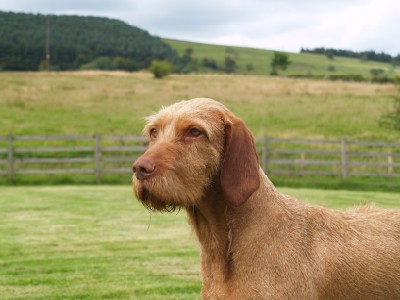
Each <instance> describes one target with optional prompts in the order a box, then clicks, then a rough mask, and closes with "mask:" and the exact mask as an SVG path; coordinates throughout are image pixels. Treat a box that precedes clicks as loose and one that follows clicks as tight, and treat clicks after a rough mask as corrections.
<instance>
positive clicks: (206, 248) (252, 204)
mask: <svg viewBox="0 0 400 300" xmlns="http://www.w3.org/2000/svg"><path fill="white" fill-rule="evenodd" d="M260 180H261V185H260V188H259V190H258V191H256V192H255V193H254V194H253V196H252V197H251V198H250V199H249V200H248V201H247V202H246V203H245V204H244V205H242V206H239V207H232V206H231V205H229V203H228V202H227V201H225V199H224V196H223V193H222V189H221V188H220V187H217V188H216V187H215V186H214V187H213V188H212V189H210V192H209V193H207V194H206V196H205V197H204V199H202V200H201V201H200V202H199V203H200V204H199V205H196V206H194V207H190V208H186V210H187V213H188V216H189V220H190V223H191V225H192V227H193V229H194V231H195V233H196V235H197V237H198V239H199V241H200V245H201V260H202V262H201V263H202V272H203V281H206V280H210V281H213V284H218V282H221V283H222V282H226V281H227V280H229V277H230V276H231V274H232V270H233V268H234V265H233V261H232V253H231V246H232V240H233V239H235V237H234V236H233V235H234V234H240V233H238V232H237V227H238V226H237V224H232V222H231V221H230V220H236V221H235V222H237V221H239V222H245V223H248V222H254V221H255V220H246V219H247V218H246V217H245V216H246V215H248V216H250V215H251V214H253V213H254V211H255V210H256V211H258V213H264V214H265V213H266V212H268V210H269V209H268V207H267V206H269V205H271V201H269V200H268V199H263V201H259V200H260V199H262V197H258V196H257V194H258V193H264V194H269V195H271V198H273V197H274V196H275V193H276V190H275V188H274V186H273V185H272V183H271V182H270V181H269V179H268V178H266V177H265V175H264V173H260ZM238 214H239V215H240V217H239V218H238V216H234V215H238ZM247 225H248V224H247ZM233 228H235V229H233ZM204 276H206V277H209V278H204Z"/></svg>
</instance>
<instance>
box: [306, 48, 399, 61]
mask: <svg viewBox="0 0 400 300" xmlns="http://www.w3.org/2000/svg"><path fill="white" fill-rule="evenodd" d="M300 53H313V54H323V55H326V56H327V57H328V58H330V59H333V58H334V57H335V56H341V57H349V58H357V59H360V60H365V61H368V60H371V61H377V62H383V63H391V64H393V65H400V53H399V54H398V55H397V56H391V55H390V54H387V53H384V52H380V53H378V52H375V51H373V50H369V51H362V52H356V51H351V50H343V49H333V48H323V47H321V48H314V49H305V48H301V50H300Z"/></svg>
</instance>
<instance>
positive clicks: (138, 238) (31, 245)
mask: <svg viewBox="0 0 400 300" xmlns="http://www.w3.org/2000/svg"><path fill="white" fill-rule="evenodd" d="M281 191H282V192H284V193H287V194H291V195H293V196H296V197H299V198H300V199H301V200H303V201H306V202H308V203H313V204H320V205H324V206H327V207H331V208H339V209H343V208H345V207H351V206H354V205H358V204H360V203H366V202H376V203H377V205H379V206H383V207H400V199H399V197H398V194H394V193H382V192H379V193H378V192H349V191H327V190H309V189H288V188H286V189H281ZM0 195H1V197H0V207H1V210H0V245H1V247H0V298H1V299H3V300H17V299H20V300H22V299H36V300H39V299H43V300H47V299H52V300H58V299H60V300H61V299H62V300H67V299H71V300H72V299H91V300H92V299H144V300H148V299H150V300H153V299H154V300H157V299H160V300H161V299H162V300H168V299H178V300H179V299H188V300H189V299H190V300H192V299H200V297H199V294H200V287H201V278H200V272H199V258H198V257H199V254H198V248H197V241H196V239H195V237H194V236H193V233H192V232H191V230H190V229H189V225H188V224H187V221H186V217H185V213H184V212H180V213H178V214H172V215H165V214H164V215H163V214H156V213H153V214H150V213H149V212H148V211H146V210H145V209H144V208H143V207H142V206H141V204H140V203H139V202H138V201H136V200H135V199H134V196H133V193H132V190H131V188H130V187H127V186H119V187H110V186H102V187H96V186H85V187H77V186H63V187H6V188H1V189H0Z"/></svg>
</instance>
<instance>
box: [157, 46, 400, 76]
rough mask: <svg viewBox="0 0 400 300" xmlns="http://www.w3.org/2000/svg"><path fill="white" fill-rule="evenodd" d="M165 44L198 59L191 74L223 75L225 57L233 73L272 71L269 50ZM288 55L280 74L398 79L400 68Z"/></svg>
mask: <svg viewBox="0 0 400 300" xmlns="http://www.w3.org/2000/svg"><path fill="white" fill-rule="evenodd" d="M164 41H165V42H166V43H168V44H169V45H171V46H172V47H173V48H174V49H175V50H176V51H177V52H178V53H179V55H180V56H183V55H184V54H185V51H187V49H189V48H191V49H192V58H193V59H194V60H197V63H196V67H197V71H194V73H204V72H206V73H212V72H220V73H222V72H223V70H222V69H223V66H224V63H225V57H227V56H230V57H232V58H233V59H234V60H235V61H236V70H235V73H236V74H253V75H269V74H270V73H271V71H272V68H271V65H270V63H271V60H272V57H273V54H274V51H272V50H263V49H254V48H244V47H230V46H222V45H210V44H202V43H195V42H186V41H177V40H172V39H164ZM287 55H288V56H289V60H290V61H291V64H290V65H289V67H288V68H287V70H286V71H279V74H281V75H289V76H290V75H292V76H295V75H303V76H325V75H331V76H335V75H337V76H339V75H361V76H363V77H366V78H369V77H371V76H372V72H373V71H372V70H382V74H381V75H383V76H388V77H394V76H400V67H394V66H392V65H391V64H389V63H380V62H373V61H362V60H359V59H355V58H346V57H334V58H333V59H329V58H327V57H326V56H325V55H323V54H311V53H287ZM204 59H208V60H210V59H213V60H215V62H216V64H217V66H218V67H219V70H216V71H215V70H212V69H210V68H207V67H205V66H204V64H203V62H204Z"/></svg>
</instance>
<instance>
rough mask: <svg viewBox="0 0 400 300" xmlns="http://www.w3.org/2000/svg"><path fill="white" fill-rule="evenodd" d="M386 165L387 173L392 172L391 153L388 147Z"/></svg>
mask: <svg viewBox="0 0 400 300" xmlns="http://www.w3.org/2000/svg"><path fill="white" fill-rule="evenodd" d="M387 165H388V174H393V153H392V149H389V151H388V157H387Z"/></svg>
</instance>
